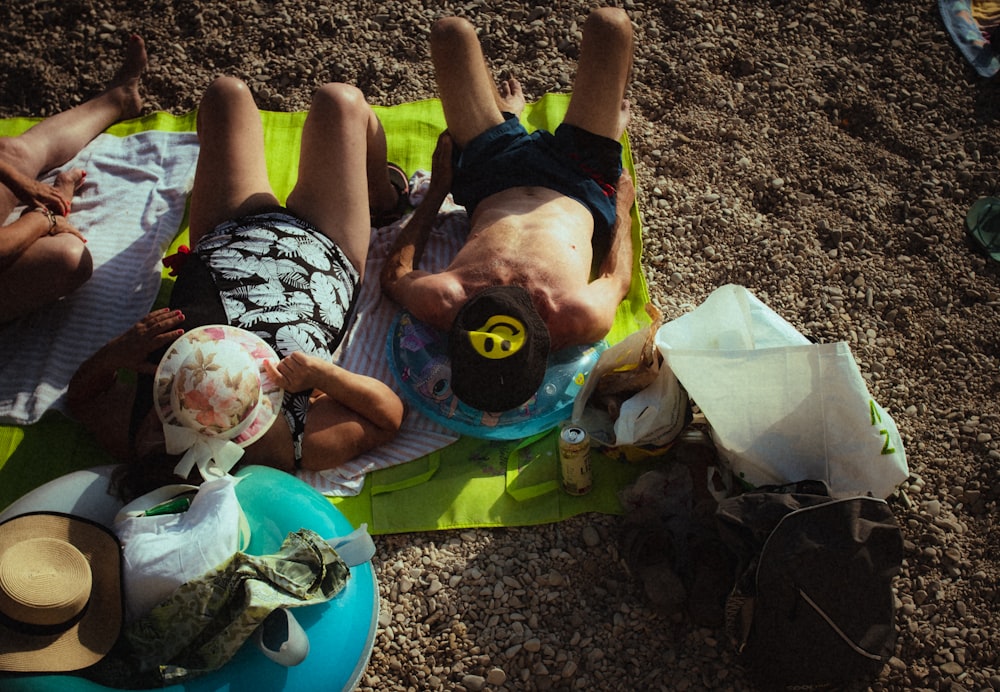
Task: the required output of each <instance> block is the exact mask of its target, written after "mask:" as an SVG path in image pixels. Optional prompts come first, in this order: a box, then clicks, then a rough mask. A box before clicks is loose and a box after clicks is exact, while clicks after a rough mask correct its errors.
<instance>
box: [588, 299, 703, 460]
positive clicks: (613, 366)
mask: <svg viewBox="0 0 1000 692" xmlns="http://www.w3.org/2000/svg"><path fill="white" fill-rule="evenodd" d="M646 312H647V313H648V314H649V315H650V318H651V320H652V323H651V324H650V326H649V327H648V328H644V329H640V330H638V331H636V332H633V333H632V334H629V335H628V336H627V337H625V339H623V340H622V341H620V342H618V343H617V344H615V345H614V346H611V347H610V348H608V349H607V350H605V351H604V352H603V353H601V356H600V358H598V360H597V363H596V364H595V365H594V367H593V369H592V370H591V372H590V376H589V377H588V378H587V381H586V383H585V384H584V386H583V388H582V389H581V390H580V391H579V392H578V393H577V395H576V400H575V401H574V402H573V413H572V420H573V421H574V422H577V423H580V422H584V423H585V426H584V427H586V428H587V429H588V431H589V432H590V434H591V436H592V437H593V438H594V439H595V440H597V441H598V442H599V443H601V444H603V445H607V446H611V447H622V446H649V447H661V446H664V445H668V444H670V443H671V442H672V441H673V440H674V438H676V437H677V435H678V434H680V432H681V430H683V429H684V426H685V425H687V423H688V417H687V414H688V412H689V410H690V407H689V402H688V395H687V392H685V391H684V388H683V387H681V385H680V383H679V382H678V381H677V378H676V377H674V374H673V373H672V372H671V371H670V368H669V367H667V365H666V363H663V362H662V361H661V358H660V357H659V353H658V351H657V349H656V346H655V342H654V340H655V337H656V333H657V329H658V328H659V326H660V325H661V324H662V319H661V315H660V311H659V310H658V309H657V308H656V307H655V306H653V305H647V306H646ZM637 387H641V388H639V389H637ZM623 392H634V393H632V394H631V395H630V396H628V398H625V399H624V400H620V403H619V402H615V403H614V405H613V406H611V407H610V408H611V409H612V410H611V411H605V410H602V409H607V408H608V406H607V402H606V401H595V400H597V399H599V398H601V397H600V396H599V394H601V393H604V394H608V395H621V394H622V393H623ZM612 398H613V396H612ZM588 402H589V403H590V404H591V406H590V407H588V406H587V404H588ZM595 406H596V409H595V408H594V407H595ZM585 407H586V408H587V409H588V410H587V412H586V413H585V411H584V409H585Z"/></svg>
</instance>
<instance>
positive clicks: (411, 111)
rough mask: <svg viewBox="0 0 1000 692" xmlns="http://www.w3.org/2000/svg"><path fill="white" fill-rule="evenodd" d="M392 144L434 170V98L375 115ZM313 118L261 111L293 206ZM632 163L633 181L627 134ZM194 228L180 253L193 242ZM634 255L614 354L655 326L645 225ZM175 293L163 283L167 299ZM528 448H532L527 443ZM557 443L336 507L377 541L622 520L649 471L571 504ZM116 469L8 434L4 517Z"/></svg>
mask: <svg viewBox="0 0 1000 692" xmlns="http://www.w3.org/2000/svg"><path fill="white" fill-rule="evenodd" d="M568 104H569V95H568V94H547V95H546V96H544V97H542V98H541V99H540V100H539V101H537V102H535V103H531V104H528V106H527V107H526V109H525V113H524V116H523V118H522V122H524V124H525V126H526V127H527V128H528V129H529V130H532V129H536V128H546V129H553V128H554V127H555V126H556V125H557V124H558V123H559V122H560V121H561V120H562V117H563V115H564V114H565V112H566V107H567V105H568ZM376 112H377V113H378V115H379V117H380V118H381V119H382V122H383V125H384V126H385V130H386V136H387V139H388V147H389V148H388V156H389V160H390V161H393V162H395V163H398V164H399V165H401V166H402V167H403V169H404V170H406V171H408V172H412V171H415V170H418V169H424V170H430V169H431V158H432V154H433V152H434V147H435V144H436V143H437V137H438V134H439V133H440V132H441V130H442V129H443V128H444V115H443V112H442V110H441V104H440V102H439V101H438V100H436V99H428V100H425V101H417V102H413V103H406V104H401V105H398V106H392V107H378V106H376ZM305 115H306V114H305V113H302V112H298V113H275V112H263V113H262V118H263V123H264V137H265V148H266V150H267V159H268V174H269V177H270V181H271V185H272V186H273V188H274V190H275V192H276V194H277V195H278V197H279V198H280V199H284V198H285V196H287V194H288V192H289V191H290V190H291V189H292V186H293V185H294V184H295V179H296V171H297V168H298V156H299V137H300V134H301V128H302V123H303V122H304V120H305ZM34 122H37V120H36V119H24V118H14V119H8V120H0V135H12V134H17V133H19V132H22V131H24V130H25V129H27V128H28V127H30V126H31V124H33V123H34ZM194 127H195V114H194V113H188V114H185V115H180V116H175V115H170V114H168V113H162V112H157V113H153V114H150V115H148V116H144V117H142V118H137V119H134V120H130V121H127V122H124V123H119V124H117V125H114V126H113V127H111V128H110V129H109V130H108V132H109V133H110V134H115V135H121V136H124V135H128V134H132V133H134V132H140V131H144V130H149V129H161V130H170V131H190V130H193V129H194ZM623 145H624V152H623V157H624V160H623V164H624V166H625V168H626V169H628V170H630V171H633V172H634V167H633V161H632V152H631V148H630V146H629V142H628V137H627V135H626V136H625V137H623ZM186 236H187V229H186V221H185V222H184V224H182V227H181V228H180V229H179V232H178V237H177V240H176V241H175V243H174V247H176V246H177V245H180V244H183V243H186ZM632 239H633V246H634V248H635V250H636V252H635V259H634V264H633V272H632V288H631V290H630V291H629V294H628V296H626V299H625V300H624V301H623V302H622V304H621V305H620V306H619V308H618V313H617V315H616V318H615V323H614V327H613V329H612V331H611V333H610V334H609V335H608V338H607V340H608V342H609V343H612V344H613V343H616V342H618V341H620V340H621V339H623V338H624V337H626V336H627V335H629V334H631V333H632V332H634V331H636V330H638V329H642V328H644V327H645V326H647V325H648V324H649V317H648V316H647V315H646V312H645V305H646V303H647V302H648V300H649V294H648V288H647V285H646V281H645V278H644V277H643V274H642V271H641V268H640V255H641V223H640V216H639V213H638V209H637V208H636V209H634V210H633V215H632ZM170 286H171V282H170V281H169V280H165V281H164V288H163V290H162V291H161V295H165V292H166V291H168V290H169V288H170ZM527 442H530V444H528V443H527ZM556 444H557V442H556V436H555V434H554V433H549V434H547V435H544V436H542V437H541V438H540V439H537V440H532V441H521V442H506V443H505V442H495V441H484V440H477V439H473V438H468V437H463V438H462V439H460V440H459V441H458V442H456V443H454V444H452V445H450V446H448V447H446V448H444V449H442V450H439V451H437V452H434V453H432V454H430V455H428V456H426V457H424V458H421V459H417V460H415V461H413V462H410V463H407V464H403V465H401V466H397V467H394V468H389V469H383V470H379V471H375V472H372V473H370V474H369V475H368V477H367V479H366V482H365V486H364V488H363V490H362V491H361V493H360V494H359V495H357V496H355V497H346V498H336V499H334V500H332V501H333V502H334V504H335V505H336V506H337V507H338V509H340V510H341V511H342V512H343V513H344V514H345V515H346V516H347V517H348V518H349V519H350V520H351V522H352V523H353V524H354V525H355V526H357V525H359V524H360V523H361V522H367V523H368V525H369V531H370V532H371V533H373V534H384V533H399V532H407V531H424V530H434V529H446V528H460V527H474V526H524V525H531V524H539V523H546V522H553V521H559V520H561V519H566V518H568V517H570V516H574V515H576V514H579V513H581V512H588V511H593V512H604V513H619V512H621V506H620V504H619V502H618V498H617V493H618V491H619V490H620V489H621V488H623V487H624V486H625V485H627V484H628V483H630V482H631V481H632V480H633V479H634V478H635V477H636V476H637V475H638V473H639V472H640V471H641V470H642V467H641V465H637V464H628V463H624V462H618V461H614V460H611V459H608V458H606V457H604V456H603V455H601V454H598V453H596V452H595V453H594V454H593V455H592V462H593V463H592V467H593V474H594V489H593V490H592V491H591V492H590V493H589V494H587V495H584V496H581V497H573V496H570V495H567V494H565V493H563V492H562V491H561V490H559V488H558V476H557V473H558V454H557V449H556ZM105 463H110V460H109V459H108V457H107V456H106V455H105V454H104V453H103V452H101V451H100V450H99V449H98V448H97V447H96V445H95V444H94V442H93V440H92V439H91V438H90V437H89V435H87V434H86V433H84V432H83V431H81V430H80V429H79V427H78V426H76V425H75V424H74V423H72V422H71V421H68V420H66V419H65V417H63V416H62V415H60V414H57V413H53V414H51V415H47V416H46V417H45V418H43V420H42V421H40V422H39V423H36V424H34V425H31V426H27V427H24V428H18V427H12V426H6V427H4V426H0V508H3V507H6V506H7V505H8V504H10V503H11V502H13V501H14V500H15V499H17V498H18V497H20V496H21V495H22V494H24V493H25V492H27V491H28V490H31V489H32V488H34V487H36V486H38V485H41V484H42V483H44V482H46V481H48V480H51V479H53V478H56V477H58V476H60V475H62V474H65V473H68V472H70V471H73V470H76V469H81V468H86V467H89V466H94V465H99V464H105Z"/></svg>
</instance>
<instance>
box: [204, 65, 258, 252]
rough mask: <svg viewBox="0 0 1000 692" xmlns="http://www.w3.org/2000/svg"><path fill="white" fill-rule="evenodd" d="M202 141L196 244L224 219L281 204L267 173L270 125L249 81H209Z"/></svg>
mask: <svg viewBox="0 0 1000 692" xmlns="http://www.w3.org/2000/svg"><path fill="white" fill-rule="evenodd" d="M198 141H199V144H200V150H199V153H198V166H197V168H196V169H195V176H194V188H193V189H192V191H191V213H190V241H191V245H192V247H193V246H194V245H195V244H197V242H198V240H199V239H200V238H201V237H202V236H203V235H205V234H206V233H207V232H209V231H211V230H212V229H213V228H215V227H216V226H218V225H219V224H220V223H222V222H223V221H228V220H230V219H234V218H238V217H240V216H244V215H246V214H250V213H253V212H255V211H258V210H260V209H263V208H265V207H268V206H276V205H277V204H278V199H277V197H275V195H274V191H273V190H272V189H271V183H270V182H269V180H268V178H267V162H266V160H265V158H264V126H263V124H262V123H261V119H260V112H259V111H258V110H257V104H256V103H254V100H253V95H252V94H251V93H250V89H249V88H248V87H247V85H246V84H244V83H243V82H242V81H240V80H239V79H236V78H235V77H219V78H218V79H216V80H215V81H214V82H212V84H211V85H209V87H208V89H206V90H205V95H204V96H203V97H202V99H201V104H200V105H199V107H198Z"/></svg>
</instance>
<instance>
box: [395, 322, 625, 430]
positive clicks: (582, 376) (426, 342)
mask: <svg viewBox="0 0 1000 692" xmlns="http://www.w3.org/2000/svg"><path fill="white" fill-rule="evenodd" d="M607 347H608V345H607V343H605V342H603V341H599V342H597V343H595V344H589V345H583V346H570V347H568V348H564V349H562V350H561V351H557V352H556V353H552V354H550V355H549V361H548V363H547V365H546V369H545V378H544V379H543V380H542V384H541V385H540V386H539V387H538V391H537V392H535V395H534V396H532V397H531V398H530V399H529V400H528V401H526V402H525V403H524V404H522V405H521V406H518V407H517V408H515V409H511V410H509V411H501V412H499V413H490V412H488V411H480V410H479V409H477V408H473V407H472V406H469V405H468V404H466V403H465V402H463V401H461V400H460V399H459V398H458V397H457V396H456V395H455V393H454V392H453V391H452V389H451V360H450V358H449V357H448V352H447V348H448V337H447V335H446V334H444V333H443V332H441V331H439V330H437V329H435V328H433V327H431V326H430V325H427V324H425V323H423V322H421V321H420V320H418V319H416V318H415V317H413V315H411V314H410V313H409V312H408V311H406V310H400V312H399V314H398V315H397V316H396V319H395V320H394V321H393V323H392V326H391V327H390V328H389V336H388V339H387V341H386V356H387V358H388V360H389V370H390V371H391V372H392V374H393V377H395V378H396V382H398V383H399V386H400V389H401V390H402V392H403V396H404V397H406V400H407V401H409V402H410V403H411V404H413V405H414V406H415V407H416V408H417V409H418V410H419V411H420V412H421V413H422V414H424V415H425V416H427V417H428V418H430V419H431V420H433V421H435V422H436V423H440V424H441V425H443V426H444V427H446V428H448V429H450V430H454V431H455V432H457V433H459V434H461V435H468V436H470V437H476V438H480V439H484V440H520V439H523V438H526V437H530V436H532V435H535V434H537V433H540V432H543V431H545V430H550V429H551V428H554V427H555V426H557V425H559V423H561V422H562V421H564V420H566V419H567V418H569V415H570V413H571V412H572V410H573V401H574V400H575V399H576V394H577V392H579V391H580V389H581V388H582V387H583V383H584V382H585V381H586V379H587V376H588V375H589V374H590V371H591V370H592V369H593V368H594V365H596V364H597V359H598V358H599V357H600V355H601V352H603V351H604V350H605V349H607Z"/></svg>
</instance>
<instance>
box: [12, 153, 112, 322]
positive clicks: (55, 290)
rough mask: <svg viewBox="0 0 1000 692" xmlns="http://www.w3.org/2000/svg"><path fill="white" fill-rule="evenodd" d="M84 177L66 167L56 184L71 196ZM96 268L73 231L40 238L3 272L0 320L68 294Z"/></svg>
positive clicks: (88, 252)
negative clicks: (67, 169) (66, 169)
mask: <svg viewBox="0 0 1000 692" xmlns="http://www.w3.org/2000/svg"><path fill="white" fill-rule="evenodd" d="M83 178H84V176H83V171H82V170H80V169H79V168H74V169H72V170H69V171H63V172H61V173H60V174H59V175H57V176H56V180H55V183H54V187H55V188H56V189H57V190H58V191H59V192H60V193H61V194H62V196H63V198H64V199H67V200H69V199H72V198H73V193H74V192H75V191H76V189H77V188H78V187H79V186H80V185H81V184H82V183H83ZM93 270H94V260H93V258H92V257H91V255H90V251H89V250H87V246H86V245H85V244H84V243H82V242H81V241H80V239H79V238H77V237H76V236H74V235H72V234H71V233H60V234H58V235H52V236H44V237H42V238H39V239H38V240H36V241H35V242H34V243H33V244H32V245H31V247H29V248H28V249H27V250H26V251H25V252H24V254H22V255H21V256H20V257H19V258H18V259H17V261H16V262H15V263H14V264H12V265H11V266H10V267H8V268H7V269H6V270H5V271H4V272H2V273H0V323H3V322H8V321H10V320H14V319H17V318H18V317H22V316H24V315H29V314H31V313H32V312H35V311H36V310H38V309H39V308H41V307H43V306H45V305H48V304H49V303H51V302H54V301H56V300H58V299H59V298H62V297H63V296H67V295H69V294H70V293H72V292H73V291H75V290H76V289H78V288H79V287H80V286H82V285H83V284H84V283H85V282H86V281H87V280H88V279H89V278H90V275H91V274H92V273H93Z"/></svg>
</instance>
